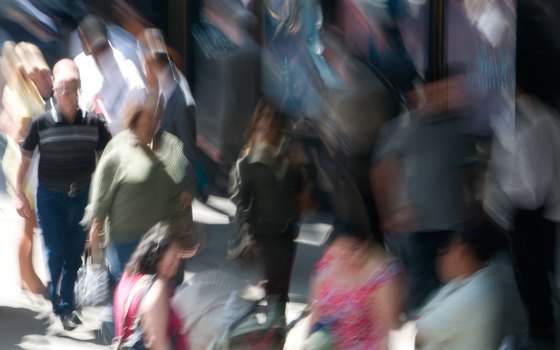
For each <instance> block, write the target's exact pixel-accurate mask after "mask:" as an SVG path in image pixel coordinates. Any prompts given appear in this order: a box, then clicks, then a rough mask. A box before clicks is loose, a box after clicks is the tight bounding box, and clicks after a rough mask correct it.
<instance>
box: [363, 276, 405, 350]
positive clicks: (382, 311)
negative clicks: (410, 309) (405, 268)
mask: <svg viewBox="0 0 560 350" xmlns="http://www.w3.org/2000/svg"><path fill="white" fill-rule="evenodd" d="M403 305H404V294H403V280H402V277H401V276H397V277H395V278H393V279H392V280H390V281H388V282H386V283H385V284H383V285H382V286H381V287H380V288H379V289H377V290H376V291H375V293H374V294H373V295H372V297H371V300H370V314H371V316H370V317H371V318H372V319H376V320H378V323H377V325H378V326H379V330H380V332H381V334H383V335H384V338H383V341H382V343H381V347H380V349H385V350H386V349H389V332H390V331H391V330H394V329H397V328H399V327H400V322H399V316H400V314H401V312H402V311H403Z"/></svg>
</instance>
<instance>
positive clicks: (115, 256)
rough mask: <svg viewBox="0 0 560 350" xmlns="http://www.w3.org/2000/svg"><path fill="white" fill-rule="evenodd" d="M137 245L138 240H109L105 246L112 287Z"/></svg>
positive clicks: (117, 280)
mask: <svg viewBox="0 0 560 350" xmlns="http://www.w3.org/2000/svg"><path fill="white" fill-rule="evenodd" d="M137 245H138V241H134V242H122V243H113V242H109V244H108V245H107V248H105V258H106V259H107V265H108V267H109V273H110V274H111V279H112V280H113V281H112V282H113V283H114V285H113V289H114V287H116V286H117V283H119V280H120V279H121V276H122V274H123V272H124V268H125V267H126V264H127V263H128V260H130V257H131V256H132V253H134V250H136V246H137Z"/></svg>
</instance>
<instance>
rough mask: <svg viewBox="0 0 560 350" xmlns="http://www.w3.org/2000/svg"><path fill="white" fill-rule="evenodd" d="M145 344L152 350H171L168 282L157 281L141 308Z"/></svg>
mask: <svg viewBox="0 0 560 350" xmlns="http://www.w3.org/2000/svg"><path fill="white" fill-rule="evenodd" d="M140 312H141V315H142V318H141V320H142V329H143V330H144V344H145V345H146V347H147V348H148V349H150V350H171V349H172V344H171V339H169V336H168V335H167V327H168V322H169V294H168V290H167V281H165V280H162V279H159V278H158V279H157V280H156V281H155V282H154V284H153V286H152V287H151V288H150V290H149V291H148V293H146V296H145V297H144V300H143V301H142V305H141V307H140Z"/></svg>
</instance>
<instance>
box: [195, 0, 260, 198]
mask: <svg viewBox="0 0 560 350" xmlns="http://www.w3.org/2000/svg"><path fill="white" fill-rule="evenodd" d="M251 21H252V17H251V14H250V13H249V12H248V11H247V10H246V9H244V8H243V6H242V5H241V4H240V3H239V2H237V1H235V0H206V1H204V3H203V7H202V13H201V16H200V22H199V23H197V24H196V25H195V26H194V28H193V36H194V45H195V46H194V50H195V52H194V53H195V67H196V71H195V73H196V75H195V86H194V94H195V97H196V105H197V113H196V118H197V119H196V122H197V129H198V130H197V132H198V135H197V137H198V140H197V142H198V145H199V147H200V148H201V149H202V150H203V151H204V155H205V157H204V158H203V159H201V160H203V161H204V163H205V164H204V165H205V167H206V170H207V172H208V176H209V178H210V181H211V182H212V183H213V184H214V185H216V186H217V187H218V188H219V189H221V190H224V191H225V190H226V189H227V174H228V173H229V169H230V168H231V165H232V164H233V163H234V162H235V161H236V160H237V158H238V156H239V152H240V151H241V149H242V148H243V145H244V143H245V139H244V133H245V131H246V130H247V127H248V125H249V121H250V118H251V115H252V113H253V110H254V108H255V106H256V104H257V101H258V100H259V98H260V96H261V86H260V84H261V78H260V71H261V66H260V48H259V46H258V44H257V43H256V42H255V41H254V40H253V39H252V38H251V36H250V35H249V33H248V32H247V30H248V27H249V25H250V23H251ZM224 175H226V176H224ZM221 180H225V181H221Z"/></svg>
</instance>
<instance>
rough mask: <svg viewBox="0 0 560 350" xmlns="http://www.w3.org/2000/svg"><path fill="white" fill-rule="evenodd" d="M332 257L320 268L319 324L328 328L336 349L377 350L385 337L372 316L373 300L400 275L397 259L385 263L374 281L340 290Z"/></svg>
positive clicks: (325, 258) (326, 255)
mask: <svg viewBox="0 0 560 350" xmlns="http://www.w3.org/2000/svg"><path fill="white" fill-rule="evenodd" d="M331 260H332V258H331V256H330V255H329V254H325V256H324V257H323V258H322V259H321V261H320V262H319V263H318V265H317V277H318V280H319V285H318V294H317V295H318V298H317V304H316V307H317V310H318V313H319V315H320V319H319V323H321V324H324V325H326V327H327V329H328V330H329V332H330V334H331V335H332V337H333V342H334V346H335V349H344V350H362V349H363V350H375V349H378V348H379V346H380V343H381V341H382V340H383V338H384V336H385V334H383V333H382V332H381V331H380V329H379V326H378V322H379V321H378V320H376V319H375V318H373V317H372V315H375V310H371V297H372V296H373V294H375V292H376V291H377V290H378V289H379V287H380V286H382V285H383V284H385V283H387V282H389V281H391V280H392V279H393V278H395V277H397V276H398V275H399V274H400V273H401V269H400V267H399V265H398V264H397V263H396V261H395V260H393V259H391V260H389V261H388V262H386V263H385V264H384V265H383V266H382V267H381V268H380V269H379V270H378V271H377V272H376V273H375V274H374V275H372V276H371V278H370V279H369V280H368V281H367V282H366V283H364V284H363V285H361V286H358V287H355V288H352V289H347V290H343V291H338V290H336V288H333V281H332V275H331V274H329V269H331V268H332V265H331Z"/></svg>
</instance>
